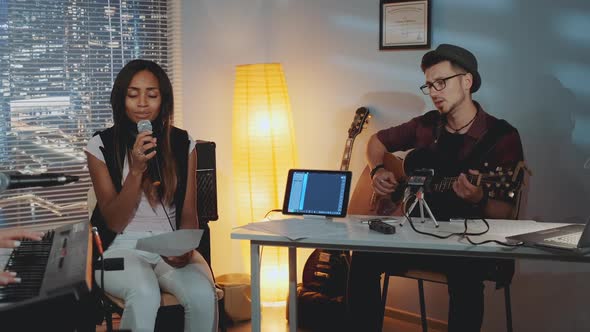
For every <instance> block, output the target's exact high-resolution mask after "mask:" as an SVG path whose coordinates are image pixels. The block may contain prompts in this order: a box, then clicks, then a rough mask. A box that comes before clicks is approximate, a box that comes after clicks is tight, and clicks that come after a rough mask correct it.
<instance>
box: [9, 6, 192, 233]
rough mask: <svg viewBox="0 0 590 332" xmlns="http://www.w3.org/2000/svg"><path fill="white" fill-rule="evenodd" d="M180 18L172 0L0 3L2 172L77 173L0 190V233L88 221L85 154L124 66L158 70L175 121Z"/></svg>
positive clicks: (108, 117) (105, 120) (107, 114)
mask: <svg viewBox="0 0 590 332" xmlns="http://www.w3.org/2000/svg"><path fill="white" fill-rule="evenodd" d="M179 20H180V11H179V0H152V1H149V0H127V1H105V0H36V1H23V0H0V96H1V97H0V172H16V171H18V172H22V173H28V174H35V173H44V172H56V173H66V174H70V175H77V176H80V180H79V181H78V182H76V183H73V184H68V185H67V186H58V187H45V188H28V189H13V190H5V191H3V192H0V227H2V226H6V225H12V224H14V223H20V224H28V223H47V222H68V221H81V220H85V219H86V218H87V217H88V216H87V206H86V193H87V190H88V188H89V187H90V186H91V181H90V178H89V175H88V171H87V167H86V158H85V155H84V152H83V148H84V146H85V145H86V143H87V141H88V139H89V138H90V137H91V136H92V134H93V133H94V132H95V131H97V130H100V129H103V128H106V127H109V126H111V125H112V112H111V108H110V104H109V98H110V92H111V87H112V84H113V81H114V79H115V77H116V75H117V73H118V72H119V70H120V69H121V68H122V67H123V65H124V64H125V63H127V62H128V61H130V60H132V59H136V58H143V59H149V60H153V61H156V62H158V63H159V64H160V65H162V67H163V68H164V69H165V70H166V71H167V72H168V74H169V75H170V78H171V79H172V81H173V84H174V85H175V87H178V88H177V89H175V107H176V108H177V110H176V115H177V118H180V119H181V118H182V114H181V113H180V109H181V107H182V105H181V103H180V102H181V100H182V96H181V91H180V86H181V85H180V81H179V78H180V75H179V71H178V70H177V68H179V66H180V62H179V60H178V58H179V57H178V54H179V53H180V52H178V51H177V50H178V49H179V47H178V45H179V43H178V41H179V40H180V33H179V31H178V28H177V27H179V26H180V24H179V23H180V22H179ZM176 125H177V126H180V125H181V123H179V121H176Z"/></svg>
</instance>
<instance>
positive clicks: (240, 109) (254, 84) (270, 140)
mask: <svg viewBox="0 0 590 332" xmlns="http://www.w3.org/2000/svg"><path fill="white" fill-rule="evenodd" d="M232 141H233V143H232V148H233V171H234V184H235V189H236V193H237V215H238V224H239V225H244V224H247V223H249V222H253V221H258V220H262V219H263V218H264V216H265V215H266V213H267V212H268V211H269V210H271V209H277V208H280V207H281V204H282V199H283V197H282V196H283V194H284V190H285V184H286V181H287V174H288V171H289V169H290V168H294V167H296V165H297V148H296V144H295V135H294V130H293V119H292V115H291V104H290V101H289V94H288V92H287V84H286V82H285V75H284V73H283V69H282V66H281V64H279V63H261V64H248V65H239V66H236V80H235V88H234V104H233V128H232ZM243 252H245V253H249V250H248V249H246V250H243ZM287 263H288V254H287V251H286V249H280V250H279V249H278V248H274V247H265V248H264V249H263V252H262V268H261V269H262V270H261V282H262V285H264V286H263V288H262V302H263V304H266V305H269V304H273V303H274V304H277V303H284V302H285V299H286V296H287V280H288V264H287Z"/></svg>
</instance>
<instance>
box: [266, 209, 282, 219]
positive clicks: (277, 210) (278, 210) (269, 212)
mask: <svg viewBox="0 0 590 332" xmlns="http://www.w3.org/2000/svg"><path fill="white" fill-rule="evenodd" d="M280 211H283V210H282V209H272V210H269V211H268V212H267V213H266V214H265V215H264V219H266V217H268V215H269V214H271V213H273V212H280Z"/></svg>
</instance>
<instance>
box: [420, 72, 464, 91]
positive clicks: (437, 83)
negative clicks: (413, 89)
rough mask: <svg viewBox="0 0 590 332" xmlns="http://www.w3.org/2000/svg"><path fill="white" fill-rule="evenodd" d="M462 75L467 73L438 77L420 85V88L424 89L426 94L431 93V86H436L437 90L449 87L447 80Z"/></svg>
mask: <svg viewBox="0 0 590 332" xmlns="http://www.w3.org/2000/svg"><path fill="white" fill-rule="evenodd" d="M461 75H467V73H461V74H455V75H453V76H449V77H445V78H441V79H438V80H436V81H434V82H432V83H426V84H424V85H423V86H421V87H420V90H422V93H423V94H425V95H429V94H430V89H431V88H434V90H436V91H441V90H442V89H444V88H446V87H447V80H450V79H451V78H453V77H457V76H461Z"/></svg>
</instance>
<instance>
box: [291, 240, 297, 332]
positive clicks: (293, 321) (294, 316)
mask: <svg viewBox="0 0 590 332" xmlns="http://www.w3.org/2000/svg"><path fill="white" fill-rule="evenodd" d="M289 331H291V332H297V248H296V247H289Z"/></svg>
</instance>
